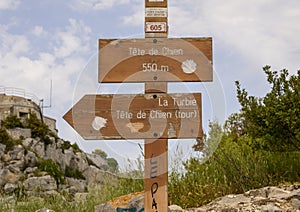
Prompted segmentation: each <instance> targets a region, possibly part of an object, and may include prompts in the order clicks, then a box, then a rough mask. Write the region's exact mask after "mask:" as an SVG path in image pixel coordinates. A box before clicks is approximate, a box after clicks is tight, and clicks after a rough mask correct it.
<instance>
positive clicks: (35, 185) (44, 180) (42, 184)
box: [23, 175, 57, 191]
mask: <svg viewBox="0 0 300 212" xmlns="http://www.w3.org/2000/svg"><path fill="white" fill-rule="evenodd" d="M23 185H24V188H25V190H26V191H36V190H37V191H51V190H56V189H57V184H56V181H55V179H54V178H53V177H51V176H49V175H47V176H43V177H31V178H28V179H26V180H25V181H24V182H23Z"/></svg>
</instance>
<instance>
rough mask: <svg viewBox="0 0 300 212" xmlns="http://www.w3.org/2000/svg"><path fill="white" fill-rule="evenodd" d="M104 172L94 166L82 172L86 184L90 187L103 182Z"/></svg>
mask: <svg viewBox="0 0 300 212" xmlns="http://www.w3.org/2000/svg"><path fill="white" fill-rule="evenodd" d="M104 175H105V172H104V171H102V170H100V169H98V168H97V167H95V166H89V167H88V168H87V169H86V170H85V171H84V172H83V176H84V177H85V179H86V180H87V183H88V185H89V186H90V187H93V186H95V185H96V184H97V183H102V182H104Z"/></svg>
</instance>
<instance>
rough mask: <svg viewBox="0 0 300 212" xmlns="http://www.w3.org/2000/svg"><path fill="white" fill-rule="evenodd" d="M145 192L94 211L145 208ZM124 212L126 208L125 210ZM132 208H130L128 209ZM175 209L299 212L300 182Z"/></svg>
mask: <svg viewBox="0 0 300 212" xmlns="http://www.w3.org/2000/svg"><path fill="white" fill-rule="evenodd" d="M143 201H144V199H143V194H142V193H135V194H131V195H126V196H122V197H120V198H116V199H114V200H112V201H110V202H108V203H106V204H102V205H99V206H96V207H95V212H115V211H116V209H117V208H124V209H125V208H127V209H130V208H131V209H132V208H136V209H137V210H136V211H137V212H139V211H142V210H141V209H142V208H143ZM124 211H125V210H124ZM127 211H129V210H127ZM169 211H172V212H206V211H210V212H219V211H222V212H239V211H241V212H243V211H249V212H250V211H251V212H252V211H253V212H261V211H264V212H275V211H276V212H280V211H282V212H287V211H289V212H300V185H291V186H283V187H265V188H261V189H256V190H251V191H248V192H246V193H244V194H237V195H227V196H224V197H221V198H218V199H216V200H215V201H213V202H211V203H209V204H208V205H205V206H202V207H200V208H191V209H185V210H184V209H182V208H181V207H180V206H177V205H171V206H169Z"/></svg>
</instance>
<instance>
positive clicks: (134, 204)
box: [128, 194, 144, 211]
mask: <svg viewBox="0 0 300 212" xmlns="http://www.w3.org/2000/svg"><path fill="white" fill-rule="evenodd" d="M128 208H136V209H137V211H140V210H141V209H142V208H144V194H139V195H137V196H136V197H134V198H133V199H132V200H130V201H129V203H128Z"/></svg>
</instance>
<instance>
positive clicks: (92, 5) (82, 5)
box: [70, 0, 130, 11]
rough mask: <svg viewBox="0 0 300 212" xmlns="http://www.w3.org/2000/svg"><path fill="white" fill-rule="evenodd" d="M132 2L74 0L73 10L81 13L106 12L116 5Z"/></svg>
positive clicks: (121, 0)
mask: <svg viewBox="0 0 300 212" xmlns="http://www.w3.org/2000/svg"><path fill="white" fill-rule="evenodd" d="M129 2H130V0H85V1H82V0H73V1H72V2H71V4H70V6H71V8H73V9H75V10H79V11H88V10H105V9H108V8H111V7H113V6H116V5H121V4H127V3H129Z"/></svg>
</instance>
